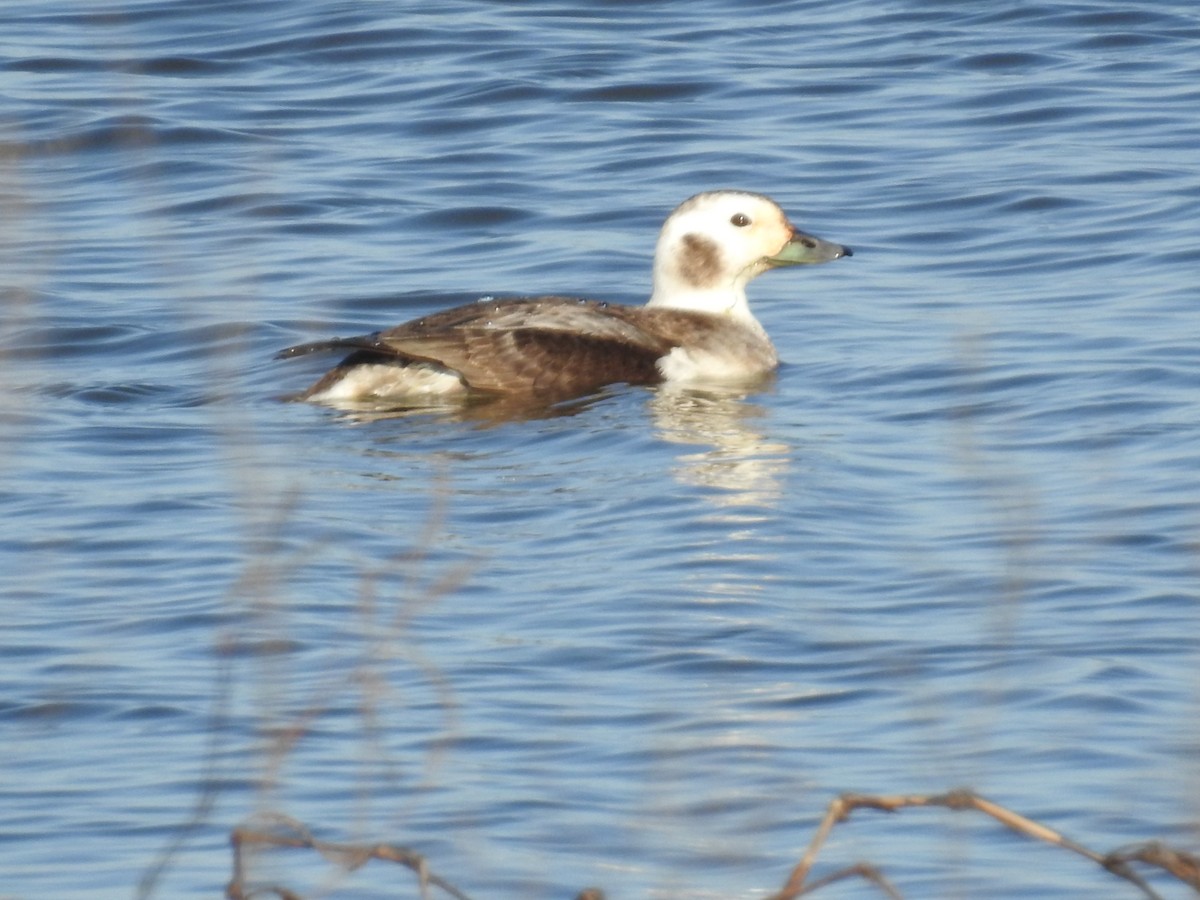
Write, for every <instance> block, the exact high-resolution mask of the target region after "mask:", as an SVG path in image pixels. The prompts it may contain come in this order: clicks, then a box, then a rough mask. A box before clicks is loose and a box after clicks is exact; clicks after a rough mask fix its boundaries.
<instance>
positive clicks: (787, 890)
mask: <svg viewBox="0 0 1200 900" xmlns="http://www.w3.org/2000/svg"><path fill="white" fill-rule="evenodd" d="M908 806H941V807H944V808H946V809H952V810H956V811H958V810H975V811H976V812H981V813H984V814H985V815H988V816H991V817H992V818H993V819H995V820H996V821H998V822H1000V823H1001V824H1002V825H1005V826H1007V827H1008V828H1011V829H1012V830H1013V831H1015V832H1017V833H1018V834H1023V835H1025V836H1026V837H1031V838H1034V839H1036V840H1039V841H1045V842H1046V843H1048V844H1053V845H1054V846H1056V847H1062V848H1063V849H1064V850H1070V851H1071V852H1072V853H1077V854H1079V855H1080V856H1083V857H1085V858H1087V859H1090V860H1091V861H1092V862H1094V863H1096V864H1097V865H1098V866H1100V867H1102V868H1104V869H1106V870H1107V871H1109V872H1112V873H1113V874H1114V875H1116V876H1117V877H1118V878H1123V879H1125V880H1126V881H1128V882H1130V883H1131V884H1133V885H1135V886H1136V887H1137V888H1139V889H1140V890H1141V891H1142V893H1143V894H1144V895H1145V896H1147V897H1150V898H1156V900H1157V898H1158V896H1159V895H1158V894H1157V893H1155V892H1154V890H1153V889H1151V887H1150V886H1149V885H1148V884H1147V883H1146V882H1145V881H1144V880H1143V879H1142V878H1141V877H1140V876H1139V875H1138V874H1137V873H1136V872H1134V871H1133V869H1132V868H1131V867H1130V865H1129V863H1131V862H1140V863H1144V864H1146V865H1150V866H1155V867H1157V868H1160V869H1162V870H1164V871H1165V872H1167V873H1169V874H1170V875H1173V876H1174V877H1175V878H1177V879H1178V880H1180V881H1182V882H1183V883H1184V884H1186V885H1189V886H1190V887H1192V888H1193V889H1194V890H1196V891H1197V892H1200V860H1198V859H1196V858H1195V857H1192V856H1189V855H1188V854H1186V853H1182V852H1180V851H1178V850H1173V849H1171V848H1170V847H1166V846H1164V845H1162V844H1159V843H1157V842H1151V843H1146V844H1138V845H1135V846H1133V847H1130V848H1125V849H1120V850H1114V851H1113V852H1112V853H1108V854H1102V853H1097V852H1095V851H1094V850H1089V849H1088V848H1087V847H1084V846H1083V845H1082V844H1077V843H1076V842H1075V841H1072V840H1071V839H1069V838H1067V837H1064V836H1063V835H1062V834H1060V833H1059V832H1057V831H1055V830H1054V829H1052V828H1048V827H1046V826H1045V825H1042V824H1041V823H1039V822H1035V821H1033V820H1032V819H1027V818H1026V817H1025V816H1022V815H1020V814H1019V813H1015V812H1013V811H1012V810H1010V809H1006V808H1005V807H1003V806H1000V805H999V804H997V803H993V802H992V801H990V800H988V799H986V798H984V797H980V796H979V795H978V794H976V793H975V792H974V791H971V790H967V789H959V790H954V791H949V792H948V793H945V794H893V795H870V794H842V795H840V796H839V797H837V798H835V799H834V800H833V802H832V803H830V804H829V808H828V809H827V810H826V812H825V818H824V819H822V820H821V824H820V825H819V826H818V827H817V832H816V834H814V835H813V839H812V841H811V842H810V843H809V845H808V849H807V850H806V851H805V852H804V856H803V858H801V860H800V862H799V863H797V865H796V867H795V868H794V869H792V872H791V874H790V875H789V876H788V880H787V882H786V883H785V884H784V886H783V888H782V889H781V890H779V891H778V892H777V893H775V894H771V895H770V896H769V897H768V898H767V900H793V898H795V897H800V896H803V895H805V894H810V893H812V892H813V891H815V890H816V889H817V888H818V887H821V886H823V885H825V884H828V883H830V882H831V881H833V880H840V879H842V878H846V877H850V876H852V875H858V876H860V877H863V878H866V879H867V880H869V881H871V882H873V883H874V884H876V885H878V886H879V887H880V889H881V890H883V892H884V893H885V894H887V895H888V896H889V897H899V896H900V895H899V894H898V893H897V892H896V890H895V888H893V887H892V886H891V885H890V884H888V883H887V881H886V880H884V879H883V876H882V875H880V874H879V872H878V871H877V870H876V869H875V868H874V867H872V866H868V865H865V864H860V865H858V866H853V867H851V868H849V869H843V870H841V871H839V872H836V873H834V875H831V876H828V877H826V878H823V879H821V880H819V881H814V882H811V883H808V884H806V880H807V878H808V874H809V872H810V870H811V869H812V866H813V863H814V862H815V861H816V858H817V854H818V853H819V852H820V851H821V847H822V846H824V844H825V841H826V840H827V839H828V838H829V835H830V833H831V832H832V831H833V828H834V826H835V825H837V824H838V823H839V822H842V821H844V820H845V819H847V818H849V816H850V814H851V813H852V812H854V810H856V809H877V810H881V811H883V812H895V811H896V810H898V809H902V808H904V807H908Z"/></svg>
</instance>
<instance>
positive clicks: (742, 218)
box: [729, 213, 750, 228]
mask: <svg viewBox="0 0 1200 900" xmlns="http://www.w3.org/2000/svg"><path fill="white" fill-rule="evenodd" d="M729 221H730V223H732V224H734V225H736V226H737V227H738V228H745V227H746V226H747V225H749V224H750V217H749V216H748V215H746V214H745V213H734V214H733V218H731V219H730V220H729Z"/></svg>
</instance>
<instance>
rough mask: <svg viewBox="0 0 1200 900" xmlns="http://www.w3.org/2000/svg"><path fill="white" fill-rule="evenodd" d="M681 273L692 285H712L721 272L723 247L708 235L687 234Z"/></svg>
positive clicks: (704, 286)
mask: <svg viewBox="0 0 1200 900" xmlns="http://www.w3.org/2000/svg"><path fill="white" fill-rule="evenodd" d="M679 273H680V274H681V275H682V276H683V280H684V281H686V282H687V283H688V284H690V285H691V286H692V287H697V288H706V287H712V286H713V285H714V284H715V283H716V281H717V277H718V276H719V275H720V274H721V248H720V247H718V246H717V245H716V243H715V242H713V241H710V240H709V239H708V238H706V237H701V236H700V235H698V234H685V235H684V236H683V252H682V254H681V255H680V258H679Z"/></svg>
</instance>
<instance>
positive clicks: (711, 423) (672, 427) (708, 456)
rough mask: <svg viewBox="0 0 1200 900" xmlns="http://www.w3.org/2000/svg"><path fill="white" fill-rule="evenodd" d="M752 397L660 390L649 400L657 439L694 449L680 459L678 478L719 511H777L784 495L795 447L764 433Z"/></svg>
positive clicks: (724, 391) (728, 391)
mask: <svg viewBox="0 0 1200 900" xmlns="http://www.w3.org/2000/svg"><path fill="white" fill-rule="evenodd" d="M753 393H754V392H752V391H749V390H746V389H741V390H734V389H721V390H706V391H696V390H687V391H683V390H669V389H660V390H658V391H656V392H655V393H654V394H653V395H652V396H651V399H650V410H651V412H652V414H653V417H654V425H655V428H656V429H657V431H658V434H659V436H660V437H662V438H663V439H664V440H667V441H670V442H671V443H673V444H679V445H681V446H683V447H687V448H691V449H690V450H688V451H685V452H680V453H679V454H678V455H677V456H676V466H675V469H674V476H675V478H676V479H677V480H678V481H679V482H681V483H683V484H689V485H693V486H696V487H702V488H705V489H706V493H707V496H708V497H709V498H710V500H711V501H712V502H713V503H714V504H716V505H717V506H720V507H734V506H737V507H755V506H757V507H773V506H775V505H777V503H778V501H779V498H780V496H781V495H782V492H783V486H784V483H785V476H786V472H787V470H788V467H789V465H790V463H791V447H790V446H789V445H788V444H785V443H783V442H782V441H778V440H772V439H771V438H769V437H767V435H766V434H765V433H764V430H763V429H762V428H761V427H760V423H761V422H762V420H763V419H765V417H766V416H767V414H768V413H767V409H766V408H765V407H763V406H762V405H761V404H759V403H757V402H755V400H754V399H753V397H752V394H753Z"/></svg>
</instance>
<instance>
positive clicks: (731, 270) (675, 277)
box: [648, 191, 852, 324]
mask: <svg viewBox="0 0 1200 900" xmlns="http://www.w3.org/2000/svg"><path fill="white" fill-rule="evenodd" d="M850 255H852V254H851V251H850V248H849V247H843V246H841V245H840V244H833V243H830V242H829V241H823V240H821V239H820V238H817V237H813V236H812V235H809V234H804V233H803V232H801V231H798V230H797V229H796V228H795V226H793V225H792V223H791V222H789V221H788V220H787V216H786V215H784V212H783V210H782V209H780V208H779V206H778V205H777V204H776V203H775V201H773V200H771V198H769V197H764V196H763V195H762V194H753V193H749V192H747V191H710V192H708V193H704V194H697V195H696V196H695V197H692V198H690V199H688V200H685V201H684V202H683V203H681V204H680V205H679V206H678V207H676V209H675V211H674V212H672V213H671V215H670V216H668V217H667V221H666V222H665V223H664V224H663V228H662V232H661V234H659V237H658V247H657V249H656V250H655V253H654V292H653V294H652V295H651V297H650V302H649V304H648V305H649V306H669V307H673V308H675V309H693V310H699V311H702V312H710V313H719V314H726V315H730V316H733V317H734V318H737V319H741V320H743V321H746V322H749V323H754V324H757V322H756V320H755V319H754V316H753V315H751V313H750V308H749V305H748V304H747V302H746V284H747V283H748V282H749V281H750V279H752V278H755V277H757V276H758V275H761V274H762V273H763V272H765V271H767V270H768V269H773V268H776V267H778V266H795V265H803V264H813V263H823V262H829V261H830V260H833V259H838V258H839V257H842V256H850Z"/></svg>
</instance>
